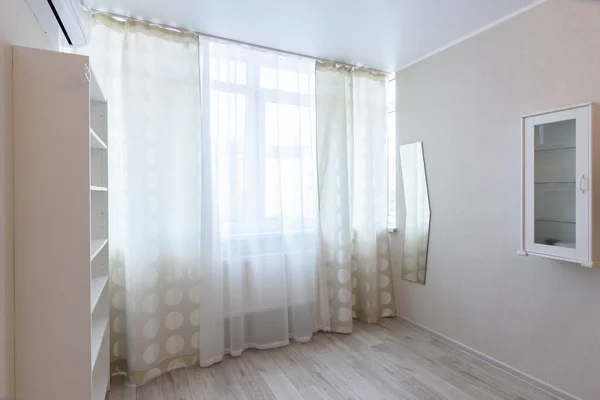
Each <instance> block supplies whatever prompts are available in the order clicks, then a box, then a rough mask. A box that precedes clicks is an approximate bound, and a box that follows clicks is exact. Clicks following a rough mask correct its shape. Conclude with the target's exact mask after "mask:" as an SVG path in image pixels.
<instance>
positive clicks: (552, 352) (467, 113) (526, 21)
mask: <svg viewBox="0 0 600 400" xmlns="http://www.w3.org/2000/svg"><path fill="white" fill-rule="evenodd" d="M397 84H398V92H397V97H398V101H397V110H398V131H399V143H400V144H402V143H409V142H413V141H418V140H422V141H423V146H424V152H425V163H426V170H427V177H428V181H429V194H430V198H431V215H432V219H431V236H430V251H429V263H428V272H427V284H426V286H420V285H417V284H413V283H409V282H406V281H399V280H396V286H397V296H396V300H397V307H398V310H399V314H400V315H402V316H405V317H408V318H410V319H412V320H414V321H416V322H418V323H420V324H422V325H424V326H426V327H428V328H430V329H433V330H435V331H437V332H439V333H442V334H444V335H446V336H449V337H450V338H452V339H455V340H457V341H459V342H462V343H463V344H466V345H467V346H470V347H472V348H474V349H476V350H479V351H481V352H483V353H485V354H487V355H489V356H491V357H494V358H496V359H497V360H500V361H502V362H505V363H507V364H509V365H510V366H512V367H514V368H517V369H519V370H521V371H523V372H526V373H528V374H531V375H533V376H535V377H536V378H538V379H541V380H543V381H545V382H547V383H550V384H551V385H553V386H555V387H558V388H560V389H562V390H564V391H567V392H569V393H571V394H573V395H576V396H579V397H581V398H583V399H590V400H593V399H600V270H598V269H596V270H590V269H586V268H583V267H580V266H577V265H575V264H568V263H563V262H558V261H552V260H547V259H543V258H539V257H519V256H517V255H516V251H517V249H518V248H519V232H520V231H519V225H520V201H521V197H520V162H521V161H520V160H521V157H520V152H521V149H520V120H519V117H520V115H522V114H526V113H530V112H535V111H543V110H546V109H552V108H556V107H560V106H565V105H571V104H577V103H583V102H588V101H592V100H596V101H600V2H598V1H584V0H548V1H546V2H544V3H542V4H541V5H539V6H537V7H535V8H532V9H530V10H528V11H526V12H524V13H522V14H520V15H518V16H516V17H514V18H512V19H510V20H508V21H506V22H504V23H501V24H499V25H497V26H495V27H493V28H491V29H490V30H488V31H485V32H483V33H481V34H479V35H477V36H475V37H473V38H470V39H468V40H466V41H464V42H462V43H460V44H458V45H456V46H453V47H451V48H449V49H447V50H445V51H443V52H441V53H438V54H436V55H434V56H432V57H430V58H428V59H426V60H424V61H422V62H420V63H418V64H415V65H413V66H411V67H409V68H407V69H405V70H403V71H401V72H399V73H398V79H397ZM598 162H600V160H598ZM395 254H399V249H395ZM597 261H600V260H597Z"/></svg>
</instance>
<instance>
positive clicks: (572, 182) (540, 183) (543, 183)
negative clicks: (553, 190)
mask: <svg viewBox="0 0 600 400" xmlns="http://www.w3.org/2000/svg"><path fill="white" fill-rule="evenodd" d="M551 183H571V184H575V183H577V182H575V181H557V182H536V183H535V184H536V185H546V184H551Z"/></svg>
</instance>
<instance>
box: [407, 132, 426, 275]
mask: <svg viewBox="0 0 600 400" xmlns="http://www.w3.org/2000/svg"><path fill="white" fill-rule="evenodd" d="M400 168H401V171H402V183H403V186H404V205H405V226H404V254H403V256H402V279H405V280H407V281H411V282H417V283H420V284H422V285H424V284H425V275H426V269H427V248H428V246H429V219H430V218H429V217H430V209H429V193H428V192H427V177H426V176H425V162H424V158H423V143H422V142H416V143H410V144H405V145H402V146H400Z"/></svg>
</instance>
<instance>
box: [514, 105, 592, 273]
mask: <svg viewBox="0 0 600 400" xmlns="http://www.w3.org/2000/svg"><path fill="white" fill-rule="evenodd" d="M599 130H600V105H598V104H596V103H591V104H584V105H579V106H574V107H570V108H564V109H560V110H554V111H548V112H544V113H539V114H533V115H527V116H525V117H523V118H522V140H523V142H522V152H523V168H522V169H523V171H522V174H523V175H522V185H523V186H522V196H523V199H522V200H523V201H522V233H521V249H520V250H519V252H518V253H519V254H520V255H537V256H543V257H549V258H554V259H559V260H565V261H570V262H575V263H579V264H581V265H583V266H586V267H592V266H594V262H595V261H596V262H600V246H599V244H600V243H599V239H600V200H599V199H600V197H599V196H600V132H599ZM596 157H597V159H596Z"/></svg>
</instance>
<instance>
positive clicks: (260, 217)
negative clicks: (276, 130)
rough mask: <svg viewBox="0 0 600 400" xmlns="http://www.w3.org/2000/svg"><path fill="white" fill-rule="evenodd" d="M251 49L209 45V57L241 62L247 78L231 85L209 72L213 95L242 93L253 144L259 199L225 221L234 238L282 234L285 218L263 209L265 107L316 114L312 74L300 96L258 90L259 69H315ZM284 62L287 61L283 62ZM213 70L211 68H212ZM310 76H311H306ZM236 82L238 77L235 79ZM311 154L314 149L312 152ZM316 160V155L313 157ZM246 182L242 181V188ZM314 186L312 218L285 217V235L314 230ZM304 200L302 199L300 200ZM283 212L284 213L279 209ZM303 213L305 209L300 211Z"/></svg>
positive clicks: (300, 149)
mask: <svg viewBox="0 0 600 400" xmlns="http://www.w3.org/2000/svg"><path fill="white" fill-rule="evenodd" d="M250 51H252V50H246V49H243V48H238V49H237V51H236V50H233V49H232V48H230V47H225V46H224V45H222V44H219V43H217V44H216V46H213V44H211V47H210V57H218V58H219V59H225V60H233V61H242V62H244V63H245V70H246V79H245V84H241V83H232V82H226V81H221V80H219V79H218V78H219V77H218V76H217V79H213V77H212V75H211V72H210V71H209V80H210V87H209V92H210V94H211V95H212V94H213V92H223V93H227V94H241V95H244V96H245V100H246V105H245V109H246V115H245V135H246V137H248V136H252V139H251V141H252V142H253V143H255V145H254V146H252V148H251V151H250V152H249V153H250V154H249V156H250V157H251V159H252V160H253V161H251V163H255V164H256V165H257V170H256V171H255V173H256V176H255V177H254V180H253V182H254V183H255V184H256V186H257V189H256V193H258V197H256V198H254V197H255V196H251V197H253V198H252V199H251V204H250V206H249V210H250V211H248V210H247V209H244V210H243V211H242V217H241V219H240V220H239V221H228V225H229V229H230V232H232V234H233V235H236V236H244V235H248V234H250V235H251V234H256V233H259V234H264V235H273V234H278V233H281V231H282V220H283V219H284V218H285V217H283V216H280V217H279V218H267V210H266V204H267V202H266V188H267V186H266V180H267V177H266V169H267V166H266V165H267V154H266V152H267V146H266V135H267V132H266V105H267V103H276V104H288V105H293V106H297V107H309V108H311V109H312V110H311V111H312V113H313V114H312V115H313V116H314V113H315V103H314V101H315V100H314V97H315V95H314V90H313V91H312V94H311V91H310V88H311V83H312V84H314V75H313V77H312V82H311V80H310V79H309V82H308V83H309V93H302V92H300V89H299V91H298V92H290V91H286V90H283V89H274V88H267V87H261V74H260V73H261V67H267V68H268V67H271V68H274V69H275V71H278V70H280V69H286V66H287V69H290V70H292V71H296V72H299V73H303V72H306V73H308V74H311V73H312V74H314V69H312V70H311V69H309V68H307V69H306V71H303V69H299V68H298V63H297V61H296V60H289V59H286V58H285V57H279V56H278V55H274V54H268V53H265V54H264V57H260V56H257V54H256V53H253V54H251V55H250V54H249V52H250ZM286 61H287V62H286ZM211 67H212V66H211ZM309 76H310V75H309ZM236 79H237V77H236ZM311 123H312V124H313V126H312V129H313V130H315V129H316V127H315V126H314V124H315V121H314V118H311ZM303 147H304V146H303V145H302V144H300V146H298V148H299V154H300V155H299V159H301V157H302V151H303ZM311 151H313V152H314V145H313V149H312V150H311ZM314 157H316V154H314ZM316 173H317V171H316V162H315V165H314V174H316ZM247 184H248V183H247V182H245V181H244V185H247ZM316 191H317V187H316V185H315V187H314V193H313V196H312V197H314V199H313V202H314V203H315V209H314V213H313V215H312V217H308V218H307V217H300V218H297V219H294V218H289V217H287V218H285V228H284V230H285V232H286V233H290V232H296V231H297V232H298V233H301V232H306V231H314V230H315V229H316V222H317V213H318V210H317V208H318V207H317V206H318V203H317V201H316V196H317V194H316ZM303 200H304V199H303ZM282 211H283V210H282ZM303 211H304V209H303Z"/></svg>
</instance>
